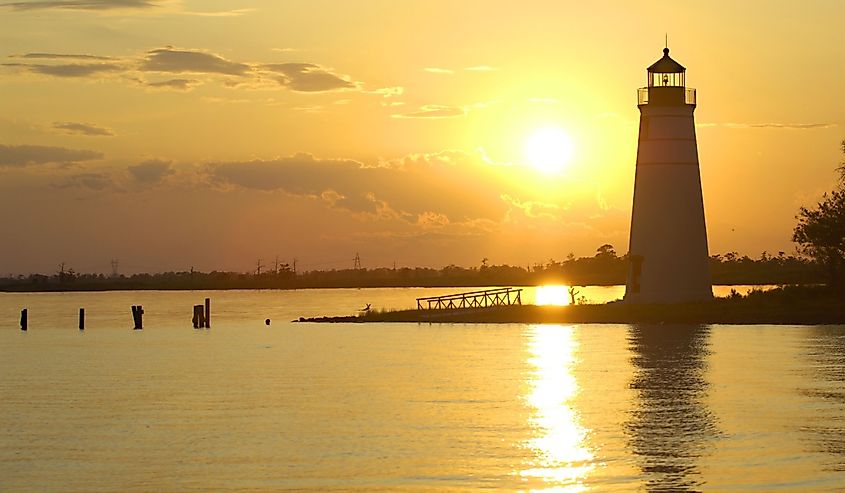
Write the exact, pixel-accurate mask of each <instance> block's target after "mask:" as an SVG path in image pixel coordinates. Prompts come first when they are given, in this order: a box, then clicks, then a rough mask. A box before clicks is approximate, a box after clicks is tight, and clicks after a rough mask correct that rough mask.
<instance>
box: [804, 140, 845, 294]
mask: <svg viewBox="0 0 845 493" xmlns="http://www.w3.org/2000/svg"><path fill="white" fill-rule="evenodd" d="M842 152H843V153H845V141H842ZM837 170H838V171H839V172H840V175H841V176H840V183H839V185H838V187H837V188H836V189H835V190H833V191H832V192H830V193H826V194H824V196H823V197H822V201H821V202H819V203H818V204H817V205H816V207H815V208H807V207H801V209H800V210H799V212H798V215H797V216H796V219H797V220H798V224H797V225H796V226H795V230H794V231H793V232H792V241H794V242H796V243H798V245H799V251H800V252H801V253H803V254H804V255H807V256H809V257H811V258H813V259H814V260H815V261H816V262H818V263H819V264H820V265H821V266H823V267H824V268H825V270H826V271H827V276H828V281H829V283H830V284H831V285H834V286H840V285H841V284H842V268H843V265H845V163H842V164H841V165H840V166H839V168H837Z"/></svg>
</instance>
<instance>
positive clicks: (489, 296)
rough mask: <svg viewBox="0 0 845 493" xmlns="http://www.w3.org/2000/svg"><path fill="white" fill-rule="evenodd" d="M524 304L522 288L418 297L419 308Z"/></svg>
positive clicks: (447, 308) (436, 308)
mask: <svg viewBox="0 0 845 493" xmlns="http://www.w3.org/2000/svg"><path fill="white" fill-rule="evenodd" d="M521 304H522V288H496V289H485V290H484V291H470V292H467V293H457V294H447V295H443V296H430V297H428V298H417V310H450V309H458V308H486V307H490V306H510V305H521Z"/></svg>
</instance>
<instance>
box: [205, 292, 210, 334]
mask: <svg viewBox="0 0 845 493" xmlns="http://www.w3.org/2000/svg"><path fill="white" fill-rule="evenodd" d="M204 319H205V328H206V329H210V328H211V298H206V299H205V316H204Z"/></svg>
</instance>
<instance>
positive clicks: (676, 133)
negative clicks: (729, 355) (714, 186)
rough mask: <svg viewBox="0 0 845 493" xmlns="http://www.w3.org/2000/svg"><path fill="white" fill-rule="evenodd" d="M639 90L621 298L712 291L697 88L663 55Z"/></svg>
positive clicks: (683, 298)
mask: <svg viewBox="0 0 845 493" xmlns="http://www.w3.org/2000/svg"><path fill="white" fill-rule="evenodd" d="M647 73H648V85H647V87H643V88H641V89H639V90H638V105H637V107H638V108H639V110H640V132H639V140H638V142H637V167H636V177H635V179H634V206H633V210H632V212H631V238H630V243H629V247H628V259H629V265H628V278H627V282H626V285H625V302H626V303H686V302H697V301H706V300H709V299H712V298H713V291H712V288H711V282H710V270H709V267H708V257H709V255H708V251H707V227H706V225H705V222H704V201H703V198H702V193H701V175H700V172H699V168H698V147H697V144H696V140H695V119H694V116H693V113H694V112H695V106H696V95H695V89H692V88H689V87H686V84H685V78H686V69H685V68H684V67H683V66H682V65H681V64H680V63H678V62H676V61H675V60H673V59H672V58H671V57H670V56H669V48H665V49H664V50H663V57H662V58H661V59H660V60H658V61H656V62H655V63H654V64H652V65H651V66H650V67H648V69H647Z"/></svg>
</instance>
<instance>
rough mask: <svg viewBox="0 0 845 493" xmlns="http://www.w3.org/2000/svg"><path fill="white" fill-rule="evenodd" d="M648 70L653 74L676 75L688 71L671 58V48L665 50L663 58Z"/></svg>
mask: <svg viewBox="0 0 845 493" xmlns="http://www.w3.org/2000/svg"><path fill="white" fill-rule="evenodd" d="M647 70H648V71H649V72H651V73H658V74H674V73H678V72H685V71H686V70H687V69H685V68H684V66H683V65H681V64H680V63H678V62H676V61H675V60H673V59H672V57H670V56H669V48H663V58H661V59H660V60H657V61H656V62H654V63H652V64H651V66H650V67H649V68H648V69H647Z"/></svg>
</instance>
